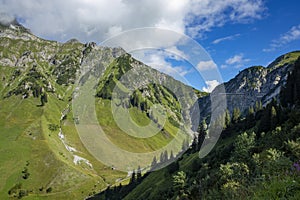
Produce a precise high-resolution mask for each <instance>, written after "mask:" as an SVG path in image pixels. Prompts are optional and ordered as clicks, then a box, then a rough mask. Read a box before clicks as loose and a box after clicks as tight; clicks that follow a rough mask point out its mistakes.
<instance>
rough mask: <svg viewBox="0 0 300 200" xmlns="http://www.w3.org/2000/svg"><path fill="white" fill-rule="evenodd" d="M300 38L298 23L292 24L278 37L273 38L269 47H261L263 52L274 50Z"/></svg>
mask: <svg viewBox="0 0 300 200" xmlns="http://www.w3.org/2000/svg"><path fill="white" fill-rule="evenodd" d="M299 39H300V24H299V25H298V26H293V27H292V28H291V29H290V30H289V31H287V32H286V33H284V34H282V35H281V36H280V37H279V38H278V39H276V40H273V41H272V43H271V44H270V47H269V48H266V49H263V51H264V52H270V51H275V50H276V49H278V48H280V47H282V46H284V45H286V44H288V43H290V42H292V41H295V40H299Z"/></svg>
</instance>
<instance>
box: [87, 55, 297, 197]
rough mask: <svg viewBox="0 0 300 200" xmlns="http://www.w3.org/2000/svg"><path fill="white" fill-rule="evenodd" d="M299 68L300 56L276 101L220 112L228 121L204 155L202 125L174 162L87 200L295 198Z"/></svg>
mask: <svg viewBox="0 0 300 200" xmlns="http://www.w3.org/2000/svg"><path fill="white" fill-rule="evenodd" d="M287 57H288V56H287ZM281 62H282V61H281ZM293 63H294V62H293ZM299 72H300V57H298V59H297V60H296V62H295V63H294V64H293V68H292V71H291V74H290V75H289V76H288V80H287V83H286V86H285V87H284V88H283V89H282V90H281V92H280V98H279V99H278V100H276V99H273V100H272V101H271V102H270V103H269V104H268V105H266V106H265V107H260V106H257V107H256V108H252V107H250V108H249V111H248V113H247V114H246V115H245V116H241V115H237V114H233V115H230V114H227V115H223V117H225V120H224V121H226V122H228V123H226V124H223V126H224V130H223V131H222V134H221V138H220V139H219V141H218V143H217V145H216V146H215V147H214V149H213V150H212V151H211V152H210V154H208V156H206V157H205V158H202V159H200V158H199V149H200V146H201V144H202V142H203V137H202V138H201V136H203V135H204V136H205V135H209V132H210V130H209V129H208V130H207V129H206V127H207V126H206V125H201V126H200V128H199V135H200V137H198V139H195V140H194V142H193V144H192V145H191V147H190V148H189V150H188V151H187V152H186V153H184V154H183V155H182V156H181V157H180V158H179V159H178V160H177V161H174V162H173V163H172V164H171V165H169V166H168V167H166V168H164V169H161V170H158V171H155V172H151V173H147V174H145V175H144V176H143V177H142V178H140V177H138V176H132V178H131V180H132V181H131V183H130V184H129V185H127V186H116V187H111V188H108V189H107V190H106V191H104V192H102V193H100V194H98V195H96V196H94V197H93V198H91V199H128V200H131V199H143V200H144V199H195V200H197V199H299V198H300V154H299V152H300V104H299V99H300V82H299V80H300V79H299V78H300V73H299ZM233 119H235V120H233ZM220 121H222V120H220ZM217 123H218V122H217ZM204 148H205V147H204ZM162 177H163V178H162Z"/></svg>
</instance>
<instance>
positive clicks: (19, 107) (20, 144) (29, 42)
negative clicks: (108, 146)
mask: <svg viewBox="0 0 300 200" xmlns="http://www.w3.org/2000/svg"><path fill="white" fill-rule="evenodd" d="M128 71H131V72H132V74H131V75H130V76H129V77H127V78H129V81H127V83H128V82H129V83H133V85H132V87H133V88H135V87H138V86H139V85H138V84H137V83H143V82H144V83H145V85H144V86H143V87H138V88H135V89H133V90H132V91H133V93H132V94H131V95H130V96H129V97H128V98H125V99H123V102H122V103H121V104H118V106H121V107H123V108H129V112H130V116H131V119H132V120H133V121H134V122H135V123H137V124H139V125H141V126H144V125H147V124H148V123H150V122H151V121H154V122H155V123H156V124H158V125H159V126H160V127H159V128H160V129H161V131H160V132H159V133H158V134H157V135H155V136H153V137H151V138H146V139H144V138H138V139H136V138H135V137H131V136H129V135H127V134H126V132H124V131H122V130H121V129H120V128H119V127H118V125H117V124H116V123H115V122H114V118H113V116H112V111H111V107H110V105H111V104H112V99H111V95H112V90H113V89H114V88H115V86H117V88H119V89H124V91H127V90H128V88H129V86H126V85H122V86H121V85H120V84H119V83H118V84H117V80H118V79H120V78H121V77H124V74H126V73H127V72H128ZM141 71H142V72H143V73H144V74H141ZM0 72H1V73H0V80H1V81H0V115H1V119H0V137H1V142H0V144H1V153H0V171H1V172H2V173H1V174H0V180H1V181H0V199H7V198H8V197H19V198H21V197H24V198H26V199H36V198H39V199H43V198H45V199H74V198H75V197H76V198H85V197H87V196H90V195H92V194H93V193H95V192H96V191H99V190H101V189H104V188H106V187H107V186H108V185H111V184H115V182H118V181H122V180H125V181H126V179H127V173H124V172H120V171H118V170H115V168H112V167H111V166H109V167H108V166H105V165H104V164H103V163H101V162H100V161H99V160H97V159H96V158H95V157H94V156H93V155H92V154H91V153H90V152H89V151H88V150H87V148H86V146H85V145H84V144H83V143H82V142H81V139H80V136H79V135H78V133H77V130H76V124H78V123H81V121H82V119H81V118H77V117H76V113H75V115H73V112H74V110H73V107H72V103H73V102H72V100H74V97H75V96H76V92H74V91H76V90H75V89H76V88H77V87H79V86H78V85H77V83H78V84H79V85H84V83H86V82H88V81H89V79H93V77H95V78H99V82H97V83H96V84H95V85H94V87H95V88H96V99H95V105H96V113H97V117H98V118H97V120H98V121H99V123H100V125H101V126H102V127H103V129H104V130H105V131H106V134H107V136H108V137H109V138H110V139H111V141H112V142H113V143H115V144H116V145H118V146H120V147H121V148H123V149H125V150H128V151H132V152H148V151H155V150H157V149H160V148H161V147H163V146H165V145H166V144H167V143H168V142H169V141H171V140H172V138H174V137H175V136H176V137H177V136H178V135H177V132H178V130H179V127H181V126H182V127H183V130H184V132H180V133H179V137H180V138H182V139H184V138H186V139H187V140H189V137H190V135H189V134H192V132H191V130H190V125H189V123H190V116H189V115H190V114H189V107H190V106H191V105H193V104H194V102H195V100H196V95H195V93H197V95H202V94H201V93H200V92H199V91H195V90H194V89H193V88H190V87H189V86H186V85H184V84H182V83H180V82H179V81H176V80H174V79H173V78H171V77H170V76H167V75H165V74H162V73H160V72H158V71H156V70H154V69H152V68H149V67H148V66H146V65H144V64H143V63H141V62H139V61H137V60H135V59H134V58H132V57H131V56H130V55H129V54H127V53H126V52H125V51H124V50H122V49H121V48H108V47H99V46H97V45H96V44H95V43H87V44H81V43H80V42H78V41H77V40H74V39H73V40H70V41H68V42H66V43H58V42H55V41H48V40H44V39H41V38H38V37H36V36H34V35H33V34H31V33H30V31H29V30H27V29H26V28H24V27H22V26H21V25H20V24H18V23H17V22H16V21H14V22H12V23H10V24H5V25H3V24H1V26H0ZM125 78H126V76H125ZM77 79H79V81H78V80H77ZM151 79H155V80H158V81H156V82H151V81H150V80H151ZM130 80H134V81H130ZM148 82H149V84H148ZM126 88H127V89H126ZM175 94H176V95H175ZM186 96H188V98H183V97H186ZM181 99H183V100H181ZM157 103H159V104H161V105H163V106H164V107H165V116H166V119H167V120H166V122H165V123H160V122H161V119H160V117H159V116H161V114H159V113H157V110H159V109H157V110H155V109H154V110H153V106H154V105H155V104H157ZM180 103H181V104H180ZM121 107H120V109H123V108H121ZM102 116H105V117H102ZM183 120H184V122H183ZM185 122H187V123H185ZM179 150H181V144H180V149H179ZM174 153H177V152H174ZM149 165H150V163H149ZM135 167H137V166H135Z"/></svg>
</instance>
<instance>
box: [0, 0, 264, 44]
mask: <svg viewBox="0 0 300 200" xmlns="http://www.w3.org/2000/svg"><path fill="white" fill-rule="evenodd" d="M0 5H1V8H0V11H1V12H6V13H9V14H11V15H13V16H16V17H18V18H21V19H22V21H23V22H24V23H23V24H24V25H25V26H27V27H28V28H30V29H31V30H32V32H33V33H35V34H37V35H39V36H41V37H45V38H50V39H57V40H60V41H65V40H68V39H70V38H74V37H75V38H78V39H79V40H81V41H91V40H94V41H97V42H100V41H102V40H104V39H107V38H108V37H111V36H113V35H115V34H118V33H120V32H122V31H125V30H129V29H132V28H138V27H160V28H165V29H170V30H174V31H177V32H180V33H189V34H190V35H191V36H200V35H202V34H203V33H205V32H207V31H210V30H211V29H212V28H213V27H216V26H222V25H224V24H226V23H230V22H233V23H236V22H239V23H244V22H248V21H251V20H253V19H259V18H261V16H262V15H263V11H264V4H263V0H248V1H245V0H204V1H203V0H172V1H169V0H109V1H108V0H64V1H61V0H51V1H36V0H22V1H19V0H0Z"/></svg>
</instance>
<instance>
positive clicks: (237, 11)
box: [187, 0, 266, 37]
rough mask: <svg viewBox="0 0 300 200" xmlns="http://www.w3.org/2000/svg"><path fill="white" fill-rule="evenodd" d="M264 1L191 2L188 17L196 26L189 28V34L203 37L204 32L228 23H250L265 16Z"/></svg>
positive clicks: (206, 0) (197, 0)
mask: <svg viewBox="0 0 300 200" xmlns="http://www.w3.org/2000/svg"><path fill="white" fill-rule="evenodd" d="M265 10H266V9H265V7H264V2H263V0H248V1H245V0H191V10H190V13H189V15H188V19H189V21H190V22H192V23H193V24H194V26H191V27H188V28H187V29H188V31H187V32H188V33H189V34H190V35H192V36H195V37H202V36H203V33H204V32H207V31H211V30H212V28H214V27H220V26H224V25H225V24H227V23H248V22H251V21H252V20H254V19H261V18H262V17H263V16H264V11H265Z"/></svg>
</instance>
